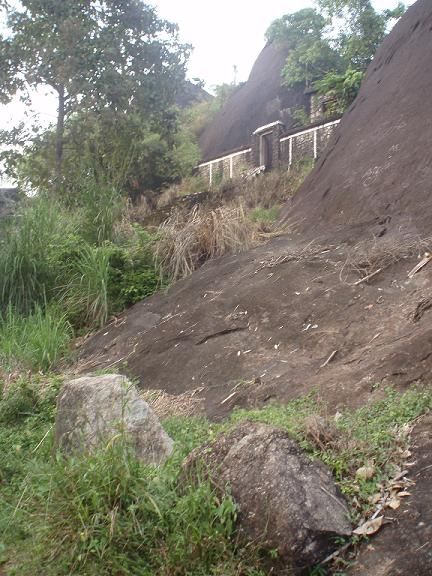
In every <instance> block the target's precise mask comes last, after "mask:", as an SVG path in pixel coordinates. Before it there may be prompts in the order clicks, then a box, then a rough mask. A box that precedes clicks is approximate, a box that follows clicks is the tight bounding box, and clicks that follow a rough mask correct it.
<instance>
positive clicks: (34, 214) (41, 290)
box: [0, 197, 75, 313]
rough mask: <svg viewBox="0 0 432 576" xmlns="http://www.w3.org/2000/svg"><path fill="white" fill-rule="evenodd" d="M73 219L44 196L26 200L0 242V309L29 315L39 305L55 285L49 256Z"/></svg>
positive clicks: (60, 241)
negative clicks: (8, 308) (8, 309)
mask: <svg viewBox="0 0 432 576" xmlns="http://www.w3.org/2000/svg"><path fill="white" fill-rule="evenodd" d="M74 228H75V223H74V219H73V218H72V217H66V216H65V215H64V213H63V212H62V211H61V210H60V208H59V206H58V204H57V203H56V202H53V201H51V200H48V199H47V198H45V197H41V198H38V199H36V200H29V201H28V202H27V204H25V205H24V209H23V210H22V212H21V213H20V214H18V215H17V216H15V217H14V218H13V219H12V220H11V222H10V224H9V226H8V227H7V229H6V231H5V232H4V234H3V237H2V238H1V239H0V309H1V308H3V309H5V308H7V307H8V306H12V307H13V308H14V309H15V310H16V311H17V312H22V313H29V312H31V311H32V309H33V308H34V306H35V305H36V304H40V305H43V304H44V303H45V301H46V299H47V298H48V297H49V296H50V291H51V288H52V286H53V284H54V283H55V276H56V272H57V271H56V267H55V265H54V263H53V256H54V254H55V253H56V251H57V249H58V246H59V245H61V244H62V243H63V241H64V238H65V237H67V236H68V234H70V233H73V231H74Z"/></svg>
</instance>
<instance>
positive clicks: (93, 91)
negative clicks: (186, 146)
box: [0, 0, 189, 188]
mask: <svg viewBox="0 0 432 576" xmlns="http://www.w3.org/2000/svg"><path fill="white" fill-rule="evenodd" d="M177 32H178V31H177V26H176V25H174V24H171V23H169V22H167V21H165V20H162V19H160V18H158V15H157V13H156V11H155V9H154V8H153V7H152V6H150V5H147V4H144V3H143V2H141V0H61V1H59V0H21V2H20V3H19V5H18V7H17V8H14V9H10V10H9V11H8V17H7V34H6V35H5V36H4V37H3V38H0V81H1V83H2V86H1V88H2V90H1V91H0V92H2V93H3V101H5V100H7V99H10V98H12V96H13V95H14V94H15V93H16V92H17V91H18V90H22V91H27V92H28V90H29V88H30V89H31V88H35V87H39V86H48V87H50V88H51V89H52V90H53V91H54V92H55V94H56V97H57V101H58V110H57V126H56V145H55V164H56V169H55V175H56V177H55V186H56V188H59V187H60V186H61V183H62V163H63V143H64V129H65V121H66V119H67V118H68V117H69V116H71V114H72V113H73V112H75V111H77V110H91V111H93V112H97V111H100V110H103V109H105V108H107V107H109V108H110V109H111V110H112V111H113V112H118V113H123V112H125V111H133V110H135V111H137V110H138V111H139V112H140V113H142V114H145V115H147V116H151V117H152V118H157V117H159V118H161V117H162V116H163V113H164V110H166V108H167V107H168V106H169V105H170V104H171V103H172V102H173V100H174V95H175V91H176V88H177V85H178V83H179V82H180V81H182V80H183V78H184V72H185V64H186V61H187V57H188V53H189V46H187V45H184V44H181V43H180V42H179V40H178V34H177Z"/></svg>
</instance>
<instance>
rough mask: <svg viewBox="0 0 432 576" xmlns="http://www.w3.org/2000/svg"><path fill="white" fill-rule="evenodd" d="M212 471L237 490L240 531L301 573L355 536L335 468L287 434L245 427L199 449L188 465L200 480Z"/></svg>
mask: <svg viewBox="0 0 432 576" xmlns="http://www.w3.org/2000/svg"><path fill="white" fill-rule="evenodd" d="M203 465H204V470H207V471H208V472H209V473H210V474H211V478H212V480H213V481H214V482H215V483H216V485H217V486H225V485H229V486H230V488H231V493H232V496H233V498H234V500H235V501H236V503H237V504H238V506H239V509H240V512H239V529H240V531H241V532H242V533H243V534H244V535H245V536H246V537H247V538H249V539H252V540H253V541H256V542H260V543H262V544H263V546H264V547H265V548H267V549H268V550H274V549H277V551H278V556H279V558H280V559H281V560H282V561H283V562H284V563H287V564H288V565H290V566H291V567H292V568H293V569H294V571H295V572H301V571H302V570H304V569H305V568H307V567H310V566H313V565H314V564H316V563H318V562H320V561H322V560H323V559H324V558H325V557H326V556H327V555H328V554H329V553H331V552H332V551H333V550H334V549H335V542H334V540H335V537H336V536H348V535H350V534H351V523H350V521H349V513H348V509H347V507H346V504H345V501H344V499H343V497H342V495H341V493H340V492H339V490H338V488H337V487H336V485H335V483H334V480H333V478H332V475H331V473H330V471H329V470H328V468H327V467H326V466H325V465H324V464H322V463H321V462H317V461H312V460H311V459H310V458H308V457H306V456H305V455H304V454H303V453H302V451H301V450H300V448H299V447H298V446H297V444H296V443H295V442H294V441H293V440H292V439H291V438H290V437H289V436H288V434H287V433H286V432H284V431H283V430H280V429H277V428H273V427H271V426H267V425H265V424H259V423H252V422H244V423H242V424H241V425H239V426H238V427H237V428H235V429H234V430H233V431H231V432H229V433H226V434H222V435H221V436H219V437H218V438H217V439H216V440H214V441H213V442H211V443H209V444H206V445H204V446H202V447H200V448H198V449H196V450H194V451H193V452H192V453H191V454H190V455H189V456H188V458H187V459H186V460H185V462H184V464H183V474H184V478H188V479H190V480H192V481H194V478H195V477H196V474H197V471H199V470H201V471H202V468H201V467H202V466H203Z"/></svg>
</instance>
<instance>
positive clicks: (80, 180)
mask: <svg viewBox="0 0 432 576" xmlns="http://www.w3.org/2000/svg"><path fill="white" fill-rule="evenodd" d="M63 139H64V151H63V168H62V170H63V184H62V187H61V190H60V191H58V192H57V194H61V196H62V200H63V202H64V203H69V204H70V205H81V204H82V203H86V204H87V205H88V203H89V201H90V199H91V198H92V196H94V194H96V195H97V196H101V194H102V193H103V190H104V189H105V190H106V192H105V196H106V195H107V193H108V191H109V190H111V191H113V193H114V195H115V191H116V190H118V191H120V192H122V193H123V194H124V195H125V196H127V195H129V196H130V197H132V198H133V197H135V196H136V195H137V194H139V193H141V192H143V191H145V190H148V189H153V190H154V189H158V188H160V187H161V185H162V184H165V183H169V182H173V181H177V180H178V179H179V178H182V177H183V176H185V175H187V174H189V173H190V171H191V170H192V168H193V167H194V166H196V164H197V163H198V160H199V151H198V147H197V145H196V143H195V138H194V136H193V135H192V134H191V131H190V128H189V126H187V123H186V122H183V121H181V120H180V116H179V113H177V112H175V111H174V110H171V109H167V110H165V111H164V112H163V115H162V116H161V117H160V118H159V117H158V118H157V119H154V118H152V117H148V116H146V115H144V114H143V113H142V112H141V111H132V112H124V113H121V112H113V111H112V110H110V109H106V110H101V111H98V112H94V111H87V112H86V111H82V112H79V113H77V114H75V115H74V116H72V117H71V118H70V119H69V120H67V121H66V124H65V131H64V136H63ZM54 149H55V133H54V132H53V131H52V130H51V129H49V130H47V131H45V132H43V133H42V134H40V135H38V136H36V137H35V136H34V135H33V136H32V137H31V138H30V139H29V140H28V141H27V143H24V145H23V147H22V149H21V151H20V152H17V151H16V150H15V149H12V148H9V149H8V150H6V151H5V152H3V158H4V162H5V163H6V165H7V168H8V173H9V175H10V176H11V177H14V178H15V179H17V181H18V182H19V183H20V185H21V186H22V187H23V188H25V189H28V188H30V189H37V190H40V189H46V190H49V189H51V188H52V186H53V183H54V179H55V170H56V164H55V155H54ZM102 195H103V194H102Z"/></svg>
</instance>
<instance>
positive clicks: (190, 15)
mask: <svg viewBox="0 0 432 576" xmlns="http://www.w3.org/2000/svg"><path fill="white" fill-rule="evenodd" d="M60 1H61V0H60ZM149 3H151V4H153V5H154V6H155V7H156V9H157V11H158V13H159V15H160V16H161V17H163V18H165V19H166V20H169V21H171V22H175V23H177V24H178V25H179V27H180V37H181V40H182V41H184V42H187V43H189V44H192V46H193V47H194V50H193V53H192V56H191V58H190V61H189V66H188V77H189V78H200V79H201V80H203V81H204V82H205V87H206V89H207V90H209V91H211V90H212V87H214V86H215V85H217V84H222V83H223V82H227V83H230V82H233V81H234V80H235V81H237V82H242V81H244V80H247V77H248V75H249V72H250V70H251V68H252V65H253V63H254V61H255V60H256V58H257V56H258V54H259V52H260V51H261V50H262V48H263V47H264V44H265V40H264V35H265V32H266V30H267V28H268V27H269V25H270V24H271V22H272V21H273V20H274V19H276V18H279V17H281V16H283V15H284V14H287V13H290V12H295V11H297V10H300V9H301V8H307V7H313V6H314V2H313V0H265V2H258V1H253V0H217V1H213V2H209V1H208V0H207V2H206V1H204V0H149ZM372 3H373V4H374V6H375V8H377V9H379V10H382V9H385V8H394V7H395V6H396V5H397V4H398V0H373V1H372ZM407 3H410V4H411V3H412V1H408V2H407ZM234 67H236V73H235V72H234ZM32 108H33V111H32V112H31V114H36V115H38V117H39V118H40V121H41V123H43V124H48V123H51V122H54V120H55V116H56V104H55V100H54V98H53V97H52V96H50V95H47V94H46V92H45V91H44V90H40V91H39V92H38V93H37V94H35V96H34V98H33V106H32ZM24 113H25V107H24V105H22V104H21V103H20V102H19V101H18V99H16V100H15V101H14V102H13V103H11V104H9V105H8V106H0V129H1V128H5V127H12V126H14V125H16V124H18V123H19V121H21V120H23V119H24ZM0 178H1V173H0Z"/></svg>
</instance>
